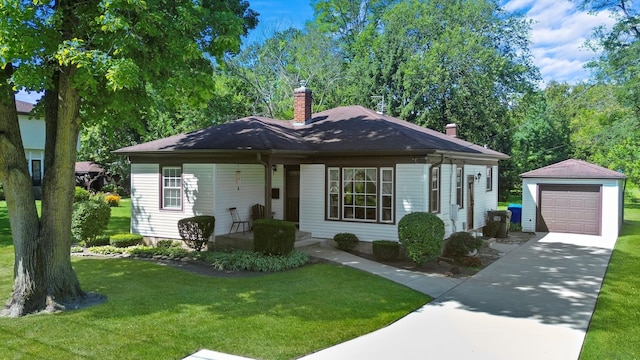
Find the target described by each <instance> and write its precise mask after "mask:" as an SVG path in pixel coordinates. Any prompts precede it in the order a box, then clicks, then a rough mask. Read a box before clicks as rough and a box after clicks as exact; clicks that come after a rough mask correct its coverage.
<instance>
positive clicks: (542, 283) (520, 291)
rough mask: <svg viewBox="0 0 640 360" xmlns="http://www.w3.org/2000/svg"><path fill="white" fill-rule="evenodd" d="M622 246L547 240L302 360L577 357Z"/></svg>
mask: <svg viewBox="0 0 640 360" xmlns="http://www.w3.org/2000/svg"><path fill="white" fill-rule="evenodd" d="M614 245H615V239H605V238H601V237H596V236H584V235H574V234H541V235H539V236H536V237H535V238H534V239H532V240H530V241H529V242H527V243H526V244H524V245H521V246H519V247H518V248H516V249H514V250H513V251H511V252H510V253H508V254H506V255H505V256H504V257H503V258H501V259H500V260H498V261H496V262H494V263H493V264H491V265H489V266H488V267H487V268H485V269H483V270H482V271H480V272H479V273H478V274H476V275H475V276H473V277H472V278H469V279H468V280H466V281H464V282H463V283H461V284H459V285H457V286H455V287H453V288H452V289H451V290H449V291H446V292H445V293H444V294H442V295H441V296H439V297H438V298H436V299H435V300H434V301H432V302H431V303H429V304H426V305H425V306H423V307H422V308H420V309H418V310H417V311H415V312H413V313H411V314H409V315H407V316H406V317H404V318H402V319H400V320H398V321H397V322H395V323H393V324H391V325H389V326H387V327H385V328H383V329H380V330H377V331H374V332H372V333H370V334H366V335H364V336H361V337H359V338H356V339H353V340H351V341H347V342H345V343H342V344H338V345H336V346H333V347H331V348H328V349H325V350H322V351H319V352H317V353H315V354H311V355H309V356H305V357H303V358H302V359H304V360H325V359H326V360H328V359H332V360H336V359H416V358H418V359H421V358H427V357H428V358H447V359H462V358H472V359H476V360H477V359H545V360H547V359H562V360H565V359H577V358H578V356H579V355H580V349H581V347H582V343H583V341H584V336H585V334H586V331H587V327H588V325H589V321H590V319H591V315H592V314H593V310H594V308H595V304H596V300H597V297H598V293H599V291H600V286H601V284H602V279H603V277H604V274H605V272H606V269H607V266H608V263H609V258H610V255H611V252H612V249H613V247H614Z"/></svg>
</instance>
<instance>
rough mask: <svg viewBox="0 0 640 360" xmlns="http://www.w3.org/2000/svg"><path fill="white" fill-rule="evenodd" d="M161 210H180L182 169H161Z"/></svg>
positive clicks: (170, 167) (168, 167)
mask: <svg viewBox="0 0 640 360" xmlns="http://www.w3.org/2000/svg"><path fill="white" fill-rule="evenodd" d="M162 208H163V209H180V208H182V169H181V168H180V167H175V166H166V167H163V168H162Z"/></svg>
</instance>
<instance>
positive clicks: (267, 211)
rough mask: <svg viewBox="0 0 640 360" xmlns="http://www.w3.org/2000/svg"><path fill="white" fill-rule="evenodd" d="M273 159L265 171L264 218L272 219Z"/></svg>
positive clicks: (268, 162) (269, 161)
mask: <svg viewBox="0 0 640 360" xmlns="http://www.w3.org/2000/svg"><path fill="white" fill-rule="evenodd" d="M271 165H272V164H271V158H269V160H268V161H267V164H266V165H265V169H264V212H265V214H264V216H265V217H266V218H267V219H271V175H272V174H271Z"/></svg>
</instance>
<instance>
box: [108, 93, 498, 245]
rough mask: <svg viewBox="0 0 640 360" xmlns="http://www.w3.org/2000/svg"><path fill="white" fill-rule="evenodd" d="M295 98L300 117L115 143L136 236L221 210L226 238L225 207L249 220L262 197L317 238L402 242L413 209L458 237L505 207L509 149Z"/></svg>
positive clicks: (275, 212) (168, 231) (169, 232)
mask: <svg viewBox="0 0 640 360" xmlns="http://www.w3.org/2000/svg"><path fill="white" fill-rule="evenodd" d="M295 96H296V97H300V96H302V97H304V99H302V100H301V101H299V102H298V101H297V102H296V106H295V107H294V120H293V121H282V120H276V119H268V118H263V117H257V116H255V117H247V118H243V119H238V120H235V121H232V122H229V123H225V124H221V125H216V126H212V127H209V128H206V129H202V130H198V131H195V132H192V133H187V134H180V135H176V136H172V137H168V138H164V139H159V140H156V141H151V142H148V143H144V144H139V145H134V146H131V147H128V148H123V149H120V150H117V151H116V153H117V154H120V155H124V156H127V157H128V158H129V160H130V161H131V164H132V168H131V179H132V180H131V181H132V183H131V189H132V218H131V219H132V220H131V221H132V224H131V229H132V232H134V233H138V234H142V235H144V236H146V237H155V238H173V239H177V238H178V233H177V222H178V220H179V219H181V218H185V217H191V216H195V215H213V216H214V217H215V218H216V225H215V234H216V235H222V234H227V233H228V232H229V231H230V228H231V224H232V219H231V214H230V212H229V208H237V210H238V213H239V216H240V218H241V220H250V216H251V208H252V206H253V205H255V204H261V205H263V206H264V207H265V213H266V214H268V216H270V217H274V218H276V219H283V220H287V221H291V222H295V223H296V224H297V225H298V227H299V230H301V231H304V232H310V233H311V234H312V235H313V236H314V237H316V238H332V237H333V236H334V235H335V234H337V233H341V232H350V233H354V234H356V235H357V236H358V238H359V239H360V240H362V241H374V240H397V239H398V235H397V224H398V222H399V221H400V219H402V217H403V216H405V215H406V214H409V213H411V212H418V211H419V212H431V213H434V214H437V216H439V217H440V218H441V219H442V220H443V221H444V223H445V227H446V234H450V233H452V232H455V231H468V230H477V229H480V228H482V227H483V226H484V225H485V217H486V213H487V211H488V210H494V209H496V208H497V204H498V161H499V160H503V159H507V158H508V156H507V155H505V154H502V153H500V152H497V151H494V150H491V149H487V148H485V147H482V146H478V145H475V144H472V143H469V142H467V141H464V140H461V139H459V138H458V137H457V127H456V126H455V125H449V126H448V127H447V134H443V133H440V132H437V131H434V130H431V129H427V128H423V127H420V126H417V125H415V124H411V123H408V122H405V121H402V120H399V119H396V118H393V117H390V116H386V115H382V114H378V113H376V112H374V111H372V110H369V109H365V108H363V107H360V106H346V107H339V108H335V109H330V110H326V111H323V112H320V113H316V114H311V113H310V109H311V106H310V104H309V103H308V101H311V93H310V91H308V89H306V88H301V89H296V94H295ZM298 100H300V99H298ZM305 104H306V105H305ZM307 105H309V106H307ZM240 230H241V229H240Z"/></svg>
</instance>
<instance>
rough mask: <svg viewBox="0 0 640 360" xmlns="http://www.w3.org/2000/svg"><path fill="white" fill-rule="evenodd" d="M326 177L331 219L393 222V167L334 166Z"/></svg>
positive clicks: (328, 215) (328, 207) (328, 209)
mask: <svg viewBox="0 0 640 360" xmlns="http://www.w3.org/2000/svg"><path fill="white" fill-rule="evenodd" d="M327 177H328V178H327V180H328V187H327V217H328V218H329V219H332V220H349V221H366V222H384V223H392V222H393V213H394V206H393V203H394V201H393V193H394V187H393V180H394V177H393V168H375V167H371V168H355V167H349V168H347V167H345V168H338V167H332V168H329V169H328V173H327Z"/></svg>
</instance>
